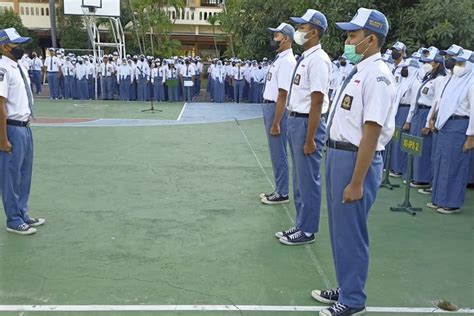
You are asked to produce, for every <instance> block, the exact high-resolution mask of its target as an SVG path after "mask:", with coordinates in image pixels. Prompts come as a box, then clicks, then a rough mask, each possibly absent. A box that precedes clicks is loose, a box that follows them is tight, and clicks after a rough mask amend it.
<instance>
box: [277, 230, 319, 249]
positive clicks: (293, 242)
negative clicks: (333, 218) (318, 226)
mask: <svg viewBox="0 0 474 316" xmlns="http://www.w3.org/2000/svg"><path fill="white" fill-rule="evenodd" d="M315 241H316V237H314V234H311V236H309V237H308V236H306V234H305V233H303V232H302V231H301V230H298V231H297V232H295V233H293V234H291V235H287V236H283V237H281V238H280V242H281V243H282V244H284V245H288V246H297V245H305V244H311V243H313V242H315Z"/></svg>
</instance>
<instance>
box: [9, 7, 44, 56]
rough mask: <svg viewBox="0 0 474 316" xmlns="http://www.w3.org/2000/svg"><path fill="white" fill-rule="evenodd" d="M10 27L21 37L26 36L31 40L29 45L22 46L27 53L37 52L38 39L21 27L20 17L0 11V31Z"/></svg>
mask: <svg viewBox="0 0 474 316" xmlns="http://www.w3.org/2000/svg"><path fill="white" fill-rule="evenodd" d="M10 27H13V28H15V29H16V30H17V32H18V33H19V34H20V35H21V36H28V37H31V38H32V41H31V42H30V43H28V44H26V45H24V47H25V49H26V50H27V51H32V50H39V48H38V39H37V38H36V36H35V35H34V34H33V33H31V32H30V31H28V29H27V28H26V27H25V26H24V25H23V22H22V21H21V18H20V16H19V15H18V14H16V13H15V12H13V10H6V11H3V10H0V29H6V28H10Z"/></svg>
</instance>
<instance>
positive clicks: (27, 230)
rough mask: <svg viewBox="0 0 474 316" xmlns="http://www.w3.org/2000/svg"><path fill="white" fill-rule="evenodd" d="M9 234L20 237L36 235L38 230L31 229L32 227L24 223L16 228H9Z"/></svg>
mask: <svg viewBox="0 0 474 316" xmlns="http://www.w3.org/2000/svg"><path fill="white" fill-rule="evenodd" d="M7 232H10V233H15V234H19V235H32V234H34V233H36V228H33V227H30V225H28V224H26V223H23V224H21V225H18V226H17V227H15V228H11V227H7Z"/></svg>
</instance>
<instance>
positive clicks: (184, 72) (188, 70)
mask: <svg viewBox="0 0 474 316" xmlns="http://www.w3.org/2000/svg"><path fill="white" fill-rule="evenodd" d="M179 74H180V75H181V76H183V77H185V78H187V77H192V76H194V75H195V74H196V71H195V70H194V67H193V66H192V65H188V66H186V65H184V67H182V68H181V70H180V73H179Z"/></svg>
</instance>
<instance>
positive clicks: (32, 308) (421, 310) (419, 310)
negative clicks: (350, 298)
mask: <svg viewBox="0 0 474 316" xmlns="http://www.w3.org/2000/svg"><path fill="white" fill-rule="evenodd" d="M324 308H326V307H325V306H276V305H0V312H127V311H128V312H147V311H155V312H159V311H161V312H170V311H181V312H193V311H202V312H213V311H220V312H318V311H321V310H322V309H324ZM367 312H369V313H405V314H431V313H443V314H444V313H446V314H447V313H450V314H474V309H472V308H464V309H460V310H458V311H455V312H448V311H444V310H441V309H438V308H435V307H367Z"/></svg>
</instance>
